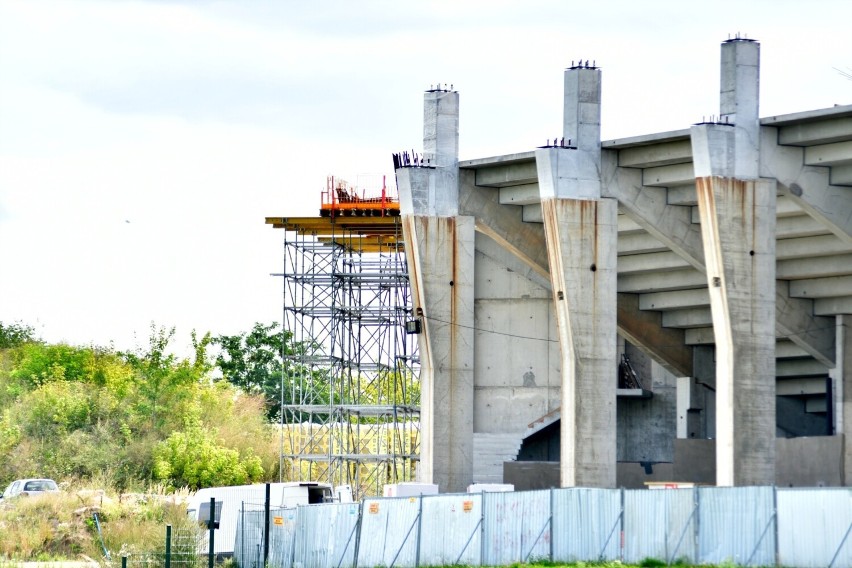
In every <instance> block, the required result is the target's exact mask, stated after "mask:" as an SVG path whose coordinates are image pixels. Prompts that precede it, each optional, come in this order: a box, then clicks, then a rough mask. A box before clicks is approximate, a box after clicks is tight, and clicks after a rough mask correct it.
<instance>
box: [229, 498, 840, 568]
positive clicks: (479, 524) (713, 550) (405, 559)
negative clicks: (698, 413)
mask: <svg viewBox="0 0 852 568" xmlns="http://www.w3.org/2000/svg"><path fill="white" fill-rule="evenodd" d="M264 515H265V512H264V511H246V512H245V513H244V514H242V515H241V517H240V522H239V523H238V527H237V531H238V535H237V539H236V543H237V546H236V550H235V551H234V557H235V558H234V559H235V561H236V562H237V564H238V565H239V566H241V567H242V568H263V567H264V558H263V550H264V546H263V535H264V533H265V531H264V518H265V517H264ZM269 519H270V525H269V544H270V546H269V548H268V560H267V562H266V565H268V566H269V567H270V568H291V567H295V568H356V567H373V566H385V567H394V566H398V567H415V568H417V567H420V566H447V565H465V566H507V565H511V564H515V563H528V562H536V561H550V562H566V563H569V562H602V561H622V562H624V563H633V564H635V563H640V562H642V561H643V560H646V559H656V560H659V561H662V562H665V563H667V564H675V563H687V564H691V565H695V564H735V565H740V566H799V567H811V566H813V567H817V566H820V567H826V566H827V567H831V568H835V567H836V568H841V567H844V568H852V534H850V533H852V488H808V489H782V488H775V487H734V488H723V487H694V488H688V489H662V490H646V489H639V490H626V489H592V488H566V489H550V490H539V491H524V492H506V493H475V494H448V495H429V496H422V497H397V498H365V499H364V500H363V501H361V502H360V503H344V504H324V505H306V506H300V507H298V508H294V509H279V510H273V511H271V512H270V516H269Z"/></svg>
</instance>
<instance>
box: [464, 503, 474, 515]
mask: <svg viewBox="0 0 852 568" xmlns="http://www.w3.org/2000/svg"><path fill="white" fill-rule="evenodd" d="M462 509H464V512H465V513H470V512H471V511H473V501H465V502H464V503H462Z"/></svg>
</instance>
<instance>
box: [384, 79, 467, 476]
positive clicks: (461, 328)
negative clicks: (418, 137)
mask: <svg viewBox="0 0 852 568" xmlns="http://www.w3.org/2000/svg"><path fill="white" fill-rule="evenodd" d="M423 115H424V120H423V148H424V151H423V165H422V166H418V167H402V168H399V169H398V170H397V172H396V174H397V184H398V187H399V195H400V210H401V214H402V222H403V234H404V237H405V251H406V257H407V259H408V272H409V278H410V281H411V291H412V301H413V305H414V309H415V314H413V316H417V315H418V314H420V315H421V316H422V323H423V327H422V333H421V334H420V335H419V336H418V340H419V346H420V361H421V369H420V382H421V403H420V406H421V420H420V428H421V430H420V435H421V436H420V466H419V468H418V472H417V473H418V480H419V481H422V482H424V483H436V484H438V486H439V488H440V490H441V491H442V492H463V491H465V490H466V488H467V486H468V485H469V484H470V483H471V482H472V478H473V361H474V354H473V327H474V319H473V307H474V297H473V272H474V255H475V252H474V219H473V217H468V216H460V215H459V214H458V213H459V203H458V196H459V186H458V183H459V168H458V136H459V130H458V123H459V95H458V93H457V92H455V91H450V90H442V89H434V90H430V91H427V92H426V93H425V95H424V112H423Z"/></svg>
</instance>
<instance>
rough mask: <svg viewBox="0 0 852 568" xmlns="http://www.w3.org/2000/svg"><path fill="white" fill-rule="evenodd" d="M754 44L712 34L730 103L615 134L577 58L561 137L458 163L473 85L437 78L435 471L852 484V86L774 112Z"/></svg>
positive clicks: (592, 479) (417, 283)
mask: <svg viewBox="0 0 852 568" xmlns="http://www.w3.org/2000/svg"><path fill="white" fill-rule="evenodd" d="M759 56H760V45H759V43H758V42H757V41H754V40H749V39H742V38H735V39H732V40H728V41H725V42H723V43H722V44H721V86H720V105H719V111H718V116H717V117H713V118H711V119H710V120H708V121H704V122H701V123H698V124H693V125H684V128H683V129H682V130H677V131H672V132H661V133H652V134H647V135H643V136H637V137H632V138H626V139H619V140H608V141H602V140H601V139H600V117H601V112H600V110H601V76H602V71H601V70H600V69H598V68H596V67H594V66H593V65H592V66H590V65H589V64H588V62H580V64H579V65H576V64H575V65H574V66H572V67H571V68H568V69H566V70H565V71H564V117H563V128H562V132H561V133H560V136H559V138H558V139H554V140H549V141H548V143H547V144H545V145H543V146H542V147H539V148H535V149H531V150H529V151H525V152H522V153H517V154H510V155H502V156H494V157H486V158H476V159H469V160H463V161H460V160H459V153H458V148H459V145H458V140H459V127H458V125H459V94H458V92H456V91H454V90H452V88H443V87H441V86H440V85H439V86H438V87H437V88H432V89H430V90H429V91H427V92H426V93H425V95H424V135H423V154H422V157H420V156H416V157H415V159H413V160H412V159H407V160H405V161H402V160H398V161H397V166H399V167H397V169H396V176H397V184H398V189H399V195H400V212H401V215H400V218H401V223H402V228H403V238H404V241H405V252H406V257H407V261H408V273H409V277H410V282H411V293H412V309H413V311H412V314H411V317H412V318H414V319H418V320H419V321H420V322H421V324H422V326H421V329H422V332H421V333H420V335H418V336H417V337H418V341H419V351H420V364H421V369H420V373H421V375H420V376H421V385H422V400H421V408H420V420H421V424H420V428H421V430H420V435H421V448H420V463H419V466H418V475H419V477H420V480H421V481H424V482H431V483H436V484H438V485H439V486H440V488H441V491H442V492H457V491H463V490H464V489H465V488H466V486H467V485H468V484H470V483H472V482H499V481H504V480H505V481H510V480H512V481H514V480H517V479H523V478H524V476H526V477H527V478H528V479H532V478H534V477H536V476H542V475H543V476H545V477H546V474H544V473H541V472H543V471H545V470H546V466H547V464H546V463H542V462H550V466H552V467H555V465H554V464H556V463H557V462H558V464H559V465H558V478H557V477H553V478H552V479H553V481H552V484H556V483H558V484H560V485H561V486H587V487H615V486H641V485H642V482H644V481H654V480H660V481H664V480H670V481H694V482H704V483H715V484H718V485H722V486H739V485H772V484H775V483H776V482H777V483H778V484H784V485H852V105H843V106H835V107H834V108H827V109H820V110H811V111H805V112H799V113H795V114H789V115H784V116H771V117H763V118H761V117H760V115H759V109H758V93H759V68H760V57H759ZM793 72H794V71H793V70H791V73H793ZM770 96H771V93H770ZM622 355H627V356H628V358H629V360H630V361H631V363H630V366H628V365H625V364H622V372H623V373H624V372H625V371H626V373H625V374H626V375H628V376H631V377H633V379H634V380H633V381H632V382H631V383H630V384H622V385H619V384H618V374H619V364H620V363H622V361H623V359H622ZM631 368H632V370H634V371H635V374H633V373H631V372H630V371H631ZM620 387H625V388H620ZM507 462H508V463H507ZM513 462H515V465H516V466H518V468H520V469H517V468H516V469H515V470H513V469H512V467H510V466H512V463H513ZM537 465H540V466H542V467H543V468H544V469H541V468H539V469H536V467H537ZM504 466H505V467H504ZM524 468H526V469H524ZM504 469H505V473H506V475H505V476H504ZM513 472H514V473H513ZM518 472H520V473H521V475H520V477H518ZM536 472H539V473H536ZM512 476H515V477H512ZM510 477H512V479H509V478H510ZM522 485H523V482H522ZM528 485H531V486H535V482H533V483H531V484H528ZM546 485H547V483H546V482H541V486H546Z"/></svg>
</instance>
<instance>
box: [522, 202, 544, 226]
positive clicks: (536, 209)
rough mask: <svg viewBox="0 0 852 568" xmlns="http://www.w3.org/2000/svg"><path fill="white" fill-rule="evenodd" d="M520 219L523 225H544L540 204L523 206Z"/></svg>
mask: <svg viewBox="0 0 852 568" xmlns="http://www.w3.org/2000/svg"><path fill="white" fill-rule="evenodd" d="M522 217H523V219H524V223H544V215H542V213H541V203H535V204H533V205H524V207H523V212H522Z"/></svg>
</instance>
